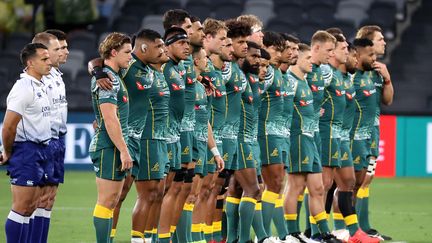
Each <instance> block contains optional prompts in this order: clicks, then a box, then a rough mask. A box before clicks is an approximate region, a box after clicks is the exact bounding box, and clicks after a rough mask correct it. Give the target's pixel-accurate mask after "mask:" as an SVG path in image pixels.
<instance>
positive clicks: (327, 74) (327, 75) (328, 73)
mask: <svg viewBox="0 0 432 243" xmlns="http://www.w3.org/2000/svg"><path fill="white" fill-rule="evenodd" d="M320 68H321V74H322V77H323V80H324V86H325V87H328V86H329V85H330V83H331V81H332V78H333V70H332V69H331V67H330V65H321V66H320Z"/></svg>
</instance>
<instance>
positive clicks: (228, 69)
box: [222, 62, 247, 139]
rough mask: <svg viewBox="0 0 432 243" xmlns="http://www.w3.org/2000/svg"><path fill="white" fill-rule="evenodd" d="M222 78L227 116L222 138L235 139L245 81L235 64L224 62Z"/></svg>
mask: <svg viewBox="0 0 432 243" xmlns="http://www.w3.org/2000/svg"><path fill="white" fill-rule="evenodd" d="M222 78H223V80H225V81H226V83H225V88H226V93H227V94H226V95H227V102H226V106H227V116H226V119H225V124H224V125H223V128H222V137H223V138H228V139H237V137H238V131H239V127H240V112H241V95H242V93H243V92H244V91H245V90H246V86H247V80H246V76H245V75H244V73H243V71H242V70H241V69H240V67H239V65H238V64H237V63H236V62H225V64H224V68H223V69H222Z"/></svg>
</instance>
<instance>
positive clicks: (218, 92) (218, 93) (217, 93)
mask: <svg viewBox="0 0 432 243" xmlns="http://www.w3.org/2000/svg"><path fill="white" fill-rule="evenodd" d="M215 96H216V97H222V96H223V93H222V92H221V91H220V90H218V89H217V90H215Z"/></svg>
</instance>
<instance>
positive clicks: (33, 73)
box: [26, 68, 43, 81]
mask: <svg viewBox="0 0 432 243" xmlns="http://www.w3.org/2000/svg"><path fill="white" fill-rule="evenodd" d="M26 73H27V74H28V75H29V76H32V77H33V78H35V79H37V80H38V81H41V80H42V76H43V75H42V74H40V73H38V72H36V71H35V70H33V69H31V68H28V69H27V70H26Z"/></svg>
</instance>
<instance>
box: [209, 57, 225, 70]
mask: <svg viewBox="0 0 432 243" xmlns="http://www.w3.org/2000/svg"><path fill="white" fill-rule="evenodd" d="M210 60H211V61H212V63H213V66H214V67H216V68H217V69H222V67H223V63H224V62H223V61H222V59H221V58H220V56H219V55H217V54H211V55H210Z"/></svg>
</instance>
